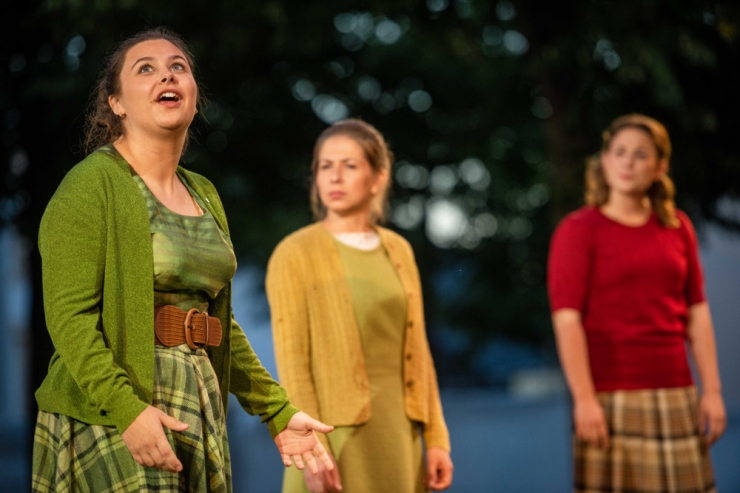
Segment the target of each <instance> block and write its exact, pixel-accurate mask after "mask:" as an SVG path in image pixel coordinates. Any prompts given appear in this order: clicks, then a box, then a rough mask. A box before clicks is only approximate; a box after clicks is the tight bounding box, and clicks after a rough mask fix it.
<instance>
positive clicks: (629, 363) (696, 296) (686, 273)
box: [547, 207, 705, 392]
mask: <svg viewBox="0 0 740 493" xmlns="http://www.w3.org/2000/svg"><path fill="white" fill-rule="evenodd" d="M677 216H678V218H679V220H680V222H681V226H680V227H679V228H677V229H673V228H665V227H663V226H661V224H660V222H659V221H658V218H657V217H656V216H655V214H653V215H652V216H651V217H650V219H649V220H648V222H647V223H646V224H645V225H643V226H639V227H631V226H625V225H623V224H620V223H618V222H616V221H613V220H611V219H609V218H608V217H606V216H605V215H604V214H602V213H601V212H600V211H599V210H598V209H596V208H595V207H583V208H581V209H579V210H577V211H575V212H573V213H571V214H569V215H568V216H567V217H566V218H565V219H563V221H562V222H561V223H560V225H559V226H558V228H557V229H556V231H555V234H554V235H553V237H552V243H551V246H550V259H549V265H548V275H547V284H548V291H549V294H550V309H551V310H552V311H553V312H554V311H556V310H559V309H561V308H573V309H575V310H578V311H579V312H580V313H581V317H582V321H583V327H584V329H585V333H586V339H587V345H588V356H589V362H590V365H591V374H592V376H593V380H594V385H595V387H596V391H597V392H601V391H611V390H619V389H624V390H630V389H653V388H666V387H682V386H686V385H691V384H692V378H691V371H690V370H689V365H688V361H687V357H686V344H685V340H686V322H687V318H688V308H689V306H691V305H693V304H695V303H699V302H702V301H704V300H705V297H704V280H703V275H702V270H701V264H700V262H699V254H698V248H697V243H696V236H695V233H694V228H693V226H692V224H691V221H690V220H689V218H688V217H687V216H686V214H684V213H683V212H681V211H678V212H677Z"/></svg>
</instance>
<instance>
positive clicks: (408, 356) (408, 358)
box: [406, 353, 411, 361]
mask: <svg viewBox="0 0 740 493" xmlns="http://www.w3.org/2000/svg"><path fill="white" fill-rule="evenodd" d="M406 361H411V353H409V354H407V355H406Z"/></svg>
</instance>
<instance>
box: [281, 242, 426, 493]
mask: <svg viewBox="0 0 740 493" xmlns="http://www.w3.org/2000/svg"><path fill="white" fill-rule="evenodd" d="M335 243H336V246H337V249H338V250H339V255H340V258H341V261H342V267H343V269H344V272H345V275H346V279H347V284H348V285H349V289H350V292H351V294H352V301H353V305H354V311H355V317H356V319H357V326H358V327H359V330H360V335H361V338H362V347H363V354H364V357H365V369H366V371H367V375H368V379H369V381H370V402H371V408H372V414H371V418H370V420H369V421H368V422H367V423H364V424H362V425H359V426H344V427H337V428H336V429H335V430H334V431H333V432H332V433H329V435H328V439H329V443H330V445H331V449H332V453H333V455H334V457H335V458H336V459H337V462H338V464H339V473H340V476H341V479H342V487H343V492H344V493H365V492H367V493H371V492H372V493H379V492H393V493H417V492H423V491H426V490H425V488H424V485H423V483H424V467H423V453H422V443H421V435H420V430H419V424H418V423H416V422H413V421H411V420H410V419H409V418H408V417H407V416H406V408H405V405H404V391H403V346H404V334H405V325H406V309H407V298H406V292H405V291H404V289H403V285H402V284H401V280H400V279H399V277H398V274H397V273H396V271H395V269H394V268H393V264H392V263H391V260H390V258H389V257H388V254H387V253H386V251H385V248H384V247H383V246H382V245H379V246H378V247H377V248H374V249H372V250H361V249H358V248H354V247H351V246H348V245H345V244H344V243H342V242H340V241H335ZM306 491H308V489H307V488H306V486H305V483H304V481H303V472H302V471H298V470H295V469H294V468H289V469H287V470H286V473H285V479H284V482H283V493H298V492H301V493H303V492H306Z"/></svg>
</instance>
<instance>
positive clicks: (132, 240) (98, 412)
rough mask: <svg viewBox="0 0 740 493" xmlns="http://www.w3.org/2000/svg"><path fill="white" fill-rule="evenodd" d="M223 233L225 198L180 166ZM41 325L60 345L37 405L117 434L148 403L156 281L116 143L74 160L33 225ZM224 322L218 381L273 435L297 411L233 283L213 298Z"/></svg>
mask: <svg viewBox="0 0 740 493" xmlns="http://www.w3.org/2000/svg"><path fill="white" fill-rule="evenodd" d="M177 173H178V175H179V176H180V178H181V179H182V180H183V181H184V182H185V183H187V185H188V186H189V187H190V188H191V189H192V190H194V191H195V193H196V194H198V196H199V197H200V198H201V199H202V201H204V202H205V204H206V207H207V209H208V210H209V212H210V213H211V214H212V215H213V217H214V218H215V220H216V222H217V223H218V225H219V227H220V228H221V229H222V230H223V231H224V232H226V233H227V234H228V231H229V230H228V225H227V223H226V215H225V213H224V209H223V205H222V204H221V201H220V199H219V196H218V194H217V193H216V189H215V188H214V186H213V184H211V182H209V181H208V180H207V179H205V178H204V177H202V176H200V175H197V174H195V173H191V172H188V171H186V170H184V169H183V168H178V170H177ZM39 250H40V252H41V260H42V278H43V280H42V283H43V295H44V309H45V314H46V324H47V328H48V330H49V334H50V335H51V338H52V341H53V343H54V347H55V349H56V352H55V353H54V355H53V356H52V359H51V362H50V364H49V372H48V374H47V376H46V378H45V380H44V381H43V383H42V384H41V386H40V387H39V389H38V390H37V391H36V400H37V402H38V405H39V409H40V410H42V411H47V412H51V413H59V414H64V415H67V416H70V417H72V418H75V419H77V420H79V421H82V422H84V423H89V424H99V425H106V426H116V428H118V431H119V432H121V433H123V431H124V430H125V429H126V428H127V427H128V425H129V424H131V422H132V421H133V420H134V419H136V417H137V416H138V415H139V414H140V413H141V411H143V410H144V408H145V407H146V406H147V405H148V404H150V403H151V401H152V388H153V385H154V329H153V327H154V296H153V292H154V287H153V257H152V239H151V233H150V223H149V213H148V211H147V206H146V201H145V199H144V196H143V195H142V193H141V191H140V190H139V187H138V186H137V184H136V182H135V181H134V179H133V177H132V176H131V169H130V167H129V164H128V163H127V162H126V161H125V160H124V159H123V158H122V157H121V156H120V154H118V152H117V151H116V150H115V148H114V147H113V146H112V145H108V146H104V147H102V148H100V149H98V150H97V151H95V152H93V153H92V154H90V155H89V156H88V157H87V158H85V159H84V160H83V161H82V162H80V163H79V164H77V165H76V166H74V167H73V168H72V169H71V170H70V171H69V172H68V173H67V175H66V176H65V178H64V180H63V181H62V183H61V184H60V185H59V188H58V189H57V191H56V192H55V194H54V196H53V197H52V199H51V201H50V202H49V205H48V206H47V208H46V211H45V212H44V216H43V218H42V220H41V226H40V231H39ZM209 313H210V314H211V315H213V316H216V317H218V318H219V319H220V320H221V325H222V327H223V328H224V333H223V339H222V342H221V345H220V346H218V347H216V348H208V356H209V358H210V360H211V364H212V365H213V369H214V371H215V372H216V376H217V378H218V381H219V386H220V388H221V394H222V397H223V403H224V409H226V408H227V404H228V393H229V391H230V392H232V393H233V394H235V395H236V397H237V399H238V400H239V403H240V404H241V405H242V407H243V408H244V409H245V410H246V411H247V412H248V413H250V414H254V415H259V416H260V417H261V418H262V421H263V422H266V423H267V425H268V428H269V430H270V433H271V434H272V435H273V436H275V435H276V434H277V433H279V432H280V431H282V430H283V429H284V428H285V426H286V425H287V423H288V421H289V420H290V418H291V417H292V416H293V415H294V414H295V413H296V412H298V410H297V409H296V408H295V407H293V406H292V405H291V404H290V402H289V401H288V398H287V395H286V393H285V390H284V389H283V388H282V387H281V386H280V385H279V384H278V383H277V382H275V380H273V379H272V377H271V376H270V374H269V373H268V372H267V371H266V370H265V369H264V367H263V366H262V364H261V363H260V361H259V359H258V358H257V356H256V354H255V353H254V351H253V350H252V347H251V345H250V344H249V342H248V341H247V338H246V336H245V334H244V332H243V331H242V330H241V327H239V325H238V324H237V323H236V321H235V320H234V319H233V314H232V311H231V283H229V284H227V285H226V286H225V287H224V288H223V289H221V291H220V292H219V293H218V296H216V298H215V299H214V300H213V301H212V302H211V303H210V310H209Z"/></svg>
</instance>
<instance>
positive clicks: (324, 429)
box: [306, 416, 334, 433]
mask: <svg viewBox="0 0 740 493" xmlns="http://www.w3.org/2000/svg"><path fill="white" fill-rule="evenodd" d="M306 417H307V418H308V419H307V420H306V429H308V430H314V431H319V432H321V433H329V432H331V431H333V430H334V427H333V426H329V425H327V424H324V423H322V422H321V421H319V420H317V419H313V418H312V417H310V416H306Z"/></svg>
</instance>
